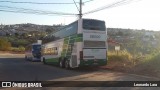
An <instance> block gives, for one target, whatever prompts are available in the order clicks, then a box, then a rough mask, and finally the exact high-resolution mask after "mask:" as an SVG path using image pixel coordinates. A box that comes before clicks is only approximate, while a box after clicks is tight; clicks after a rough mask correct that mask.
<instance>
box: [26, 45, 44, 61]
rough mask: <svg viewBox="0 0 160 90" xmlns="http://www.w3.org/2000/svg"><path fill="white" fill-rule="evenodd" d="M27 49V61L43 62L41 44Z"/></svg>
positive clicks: (29, 46)
mask: <svg viewBox="0 0 160 90" xmlns="http://www.w3.org/2000/svg"><path fill="white" fill-rule="evenodd" d="M25 49H26V51H25V59H26V60H31V61H41V44H38V43H33V44H30V45H28V46H27V47H26V48H25Z"/></svg>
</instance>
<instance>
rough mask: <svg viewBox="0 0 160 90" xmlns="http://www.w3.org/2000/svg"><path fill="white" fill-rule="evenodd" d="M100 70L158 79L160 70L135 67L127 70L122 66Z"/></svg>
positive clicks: (103, 67)
mask: <svg viewBox="0 0 160 90" xmlns="http://www.w3.org/2000/svg"><path fill="white" fill-rule="evenodd" d="M100 68H101V69H104V70H111V71H118V72H123V73H129V74H137V75H144V76H150V77H156V78H160V70H154V69H152V68H149V67H148V68H143V67H140V66H136V67H132V68H128V67H123V66H115V67H110V66H101V67H100Z"/></svg>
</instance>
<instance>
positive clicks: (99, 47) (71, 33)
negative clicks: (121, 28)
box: [41, 19, 107, 68]
mask: <svg viewBox="0 0 160 90" xmlns="http://www.w3.org/2000/svg"><path fill="white" fill-rule="evenodd" d="M106 41H107V31H106V27H105V22H104V21H101V20H95V19H79V20H77V21H75V22H73V23H71V24H69V25H67V26H65V27H64V28H62V29H60V30H58V31H57V32H54V33H51V34H49V35H48V36H46V37H45V38H44V39H43V40H42V43H43V45H42V58H41V60H42V61H43V63H44V64H54V65H59V66H60V67H62V68H64V67H65V68H76V67H83V66H102V65H106V64H107V42H106Z"/></svg>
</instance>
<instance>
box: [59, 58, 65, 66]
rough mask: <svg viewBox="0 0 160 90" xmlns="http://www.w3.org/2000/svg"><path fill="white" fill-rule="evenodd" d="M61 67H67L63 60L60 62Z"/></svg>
mask: <svg viewBox="0 0 160 90" xmlns="http://www.w3.org/2000/svg"><path fill="white" fill-rule="evenodd" d="M59 66H60V67H61V68H64V67H65V62H64V60H63V59H61V60H60V61H59Z"/></svg>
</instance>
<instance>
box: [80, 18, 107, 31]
mask: <svg viewBox="0 0 160 90" xmlns="http://www.w3.org/2000/svg"><path fill="white" fill-rule="evenodd" d="M83 29H85V30H99V31H105V30H106V27H105V22H104V21H99V20H87V19H84V20H83Z"/></svg>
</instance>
